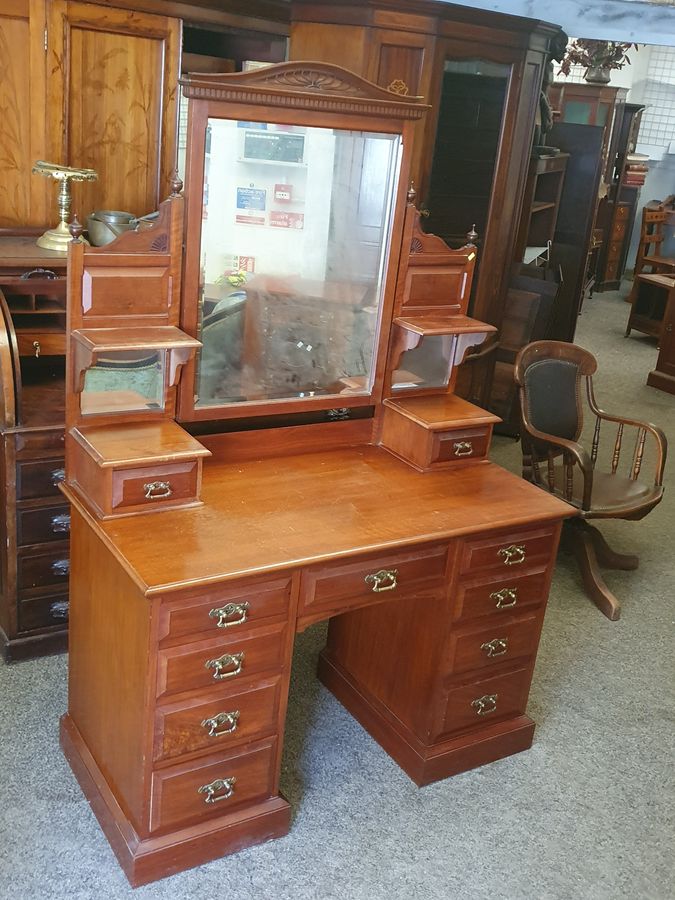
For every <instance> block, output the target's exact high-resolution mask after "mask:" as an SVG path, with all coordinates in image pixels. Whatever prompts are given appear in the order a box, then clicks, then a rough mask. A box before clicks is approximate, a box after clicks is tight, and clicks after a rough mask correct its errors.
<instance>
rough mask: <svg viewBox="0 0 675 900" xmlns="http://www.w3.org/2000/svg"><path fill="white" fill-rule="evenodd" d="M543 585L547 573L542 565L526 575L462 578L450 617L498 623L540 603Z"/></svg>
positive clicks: (524, 573) (518, 573) (543, 589)
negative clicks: (490, 620) (478, 618)
mask: <svg viewBox="0 0 675 900" xmlns="http://www.w3.org/2000/svg"><path fill="white" fill-rule="evenodd" d="M528 568H529V567H528ZM547 585H548V573H547V566H546V565H544V564H540V565H539V566H537V567H535V568H534V569H531V570H529V571H527V572H515V571H511V572H496V573H490V574H489V575H487V576H486V575H482V576H478V577H467V576H463V577H462V578H461V579H460V580H459V583H458V585H457V588H456V590H455V605H454V607H453V616H454V617H455V618H457V619H473V618H475V617H477V616H490V617H491V618H492V619H494V620H495V622H498V621H501V619H502V618H503V617H505V616H509V615H511V614H512V613H516V612H518V613H519V612H520V611H521V609H526V608H528V607H532V606H539V605H540V604H541V603H543V602H544V600H545V599H546V592H547V589H548V588H547ZM500 592H501V594H500Z"/></svg>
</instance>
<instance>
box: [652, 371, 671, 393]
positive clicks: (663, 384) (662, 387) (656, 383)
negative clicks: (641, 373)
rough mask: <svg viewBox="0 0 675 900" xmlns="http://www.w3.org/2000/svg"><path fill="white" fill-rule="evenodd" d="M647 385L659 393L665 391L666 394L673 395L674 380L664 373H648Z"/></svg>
mask: <svg viewBox="0 0 675 900" xmlns="http://www.w3.org/2000/svg"><path fill="white" fill-rule="evenodd" d="M647 384H648V385H649V387H653V388H656V389H657V390H659V391H665V393H666V394H675V378H674V377H673V376H672V375H666V374H665V372H659V371H658V369H654V370H653V371H652V372H650V373H649V375H648V376H647Z"/></svg>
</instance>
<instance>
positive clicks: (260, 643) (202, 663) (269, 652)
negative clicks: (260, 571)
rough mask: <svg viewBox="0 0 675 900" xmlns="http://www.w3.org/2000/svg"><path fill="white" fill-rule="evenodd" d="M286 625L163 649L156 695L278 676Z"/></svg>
mask: <svg viewBox="0 0 675 900" xmlns="http://www.w3.org/2000/svg"><path fill="white" fill-rule="evenodd" d="M285 638H286V623H281V624H279V625H269V626H268V627H267V628H257V629H256V630H255V631H253V632H249V633H246V634H233V635H232V636H231V637H230V638H229V640H225V639H224V636H223V637H217V638H211V639H209V640H208V641H199V642H198V643H194V644H188V645H186V646H181V647H172V648H169V649H166V650H160V651H159V654H158V661H157V696H158V697H162V696H164V695H166V694H176V693H178V692H179V691H190V690H194V689H195V688H211V687H213V686H214V685H217V684H223V683H227V684H228V685H236V684H237V681H241V680H242V679H244V678H246V677H247V676H249V675H258V674H262V673H264V672H270V673H271V674H276V673H277V672H279V670H280V669H281V667H282V665H283V662H284V649H285V644H286V641H285Z"/></svg>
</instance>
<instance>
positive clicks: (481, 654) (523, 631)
mask: <svg viewBox="0 0 675 900" xmlns="http://www.w3.org/2000/svg"><path fill="white" fill-rule="evenodd" d="M536 618H537V616H536V614H532V615H529V616H521V617H520V618H518V619H515V618H513V617H504V618H503V619H500V620H499V621H491V622H490V623H489V624H488V625H486V624H485V623H484V622H483V623H480V624H479V623H474V624H472V625H468V626H463V627H462V628H457V629H454V630H453V631H452V632H451V634H450V640H449V642H448V653H447V657H446V663H445V665H446V666H447V671H448V672H452V673H453V675H460V674H462V673H464V672H469V671H475V672H479V671H480V670H481V669H485V670H488V669H490V668H494V667H499V666H501V665H503V664H504V663H511V662H512V660H518V659H521V658H522V657H529V656H531V654H533V653H534V652H535V650H536V649H537V636H538V629H537V628H536V624H537V622H536ZM491 642H492V647H493V648H494V650H493V651H492V652H491V650H490V647H489V646H488V645H490V644H491Z"/></svg>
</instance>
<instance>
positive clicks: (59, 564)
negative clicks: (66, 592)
mask: <svg viewBox="0 0 675 900" xmlns="http://www.w3.org/2000/svg"><path fill="white" fill-rule="evenodd" d="M51 569H52V573H53V574H54V575H60V576H61V577H62V578H65V576H66V575H68V574H69V573H70V560H69V559H55V560H54V562H53V563H52V566H51Z"/></svg>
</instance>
